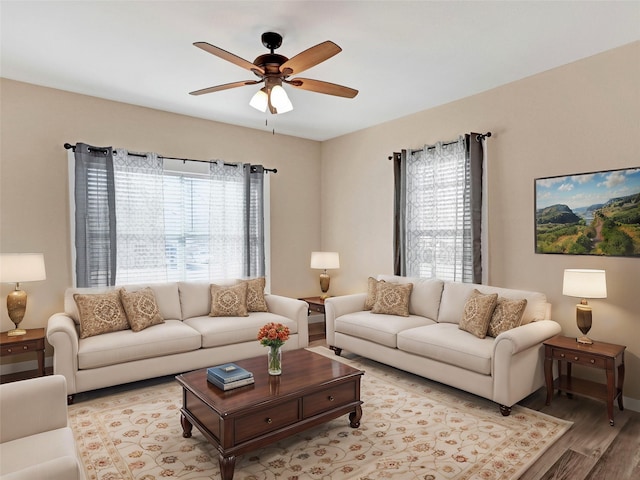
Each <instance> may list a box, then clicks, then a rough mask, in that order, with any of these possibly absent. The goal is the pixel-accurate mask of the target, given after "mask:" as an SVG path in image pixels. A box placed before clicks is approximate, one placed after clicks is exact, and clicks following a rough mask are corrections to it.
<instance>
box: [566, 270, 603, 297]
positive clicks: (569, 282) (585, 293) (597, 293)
mask: <svg viewBox="0 0 640 480" xmlns="http://www.w3.org/2000/svg"><path fill="white" fill-rule="evenodd" d="M562 294H563V295H567V296H569V297H579V298H607V278H606V274H605V271H604V270H587V269H567V270H565V271H564V280H563V282H562Z"/></svg>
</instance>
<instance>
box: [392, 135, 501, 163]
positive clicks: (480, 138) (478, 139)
mask: <svg viewBox="0 0 640 480" xmlns="http://www.w3.org/2000/svg"><path fill="white" fill-rule="evenodd" d="M490 136H491V132H487V133H479V134H477V135H476V142H481V141H482V140H484V139H485V138H489V137H490ZM457 142H458V141H457V140H454V141H453V142H447V143H443V144H442V145H453V144H454V143H457ZM433 148H436V147H428V148H427V150H431V149H433ZM420 150H422V148H418V149H417V150H411V151H410V152H411V153H412V154H413V153H416V152H419V151H420ZM396 155H400V152H393V155H392V156H390V157H388V160H393V158H394V156H396Z"/></svg>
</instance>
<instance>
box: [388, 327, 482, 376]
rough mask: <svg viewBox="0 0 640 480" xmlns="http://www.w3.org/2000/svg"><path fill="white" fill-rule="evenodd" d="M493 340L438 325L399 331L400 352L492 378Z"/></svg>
mask: <svg viewBox="0 0 640 480" xmlns="http://www.w3.org/2000/svg"><path fill="white" fill-rule="evenodd" d="M494 341H495V339H493V338H491V337H486V338H478V337H476V336H474V335H469V334H468V333H467V332H465V331H463V330H460V329H459V328H458V326H457V325H455V324H451V323H438V324H435V325H429V326H427V327H417V328H411V329H407V330H404V331H402V332H400V333H399V334H398V349H400V350H402V351H405V352H408V353H413V354H416V355H419V356H422V357H427V358H432V359H434V360H437V361H439V362H444V363H448V364H450V365H455V366H457V367H460V368H464V369H465V370H471V371H473V372H477V373H481V374H483V375H490V374H491V356H492V354H493V344H494Z"/></svg>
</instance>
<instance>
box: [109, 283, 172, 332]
mask: <svg viewBox="0 0 640 480" xmlns="http://www.w3.org/2000/svg"><path fill="white" fill-rule="evenodd" d="M120 300H121V301H122V306H123V307H124V311H125V313H126V314H127V321H128V322H129V325H130V326H131V330H133V331H134V332H139V331H140V330H144V329H145V328H147V327H151V326H152V325H158V324H159V323H163V322H164V318H162V315H160V309H159V308H158V303H157V302H156V296H155V295H154V293H153V290H151V288H149V287H147V288H143V289H141V290H138V291H137V292H128V291H127V290H126V289H125V288H122V289H120Z"/></svg>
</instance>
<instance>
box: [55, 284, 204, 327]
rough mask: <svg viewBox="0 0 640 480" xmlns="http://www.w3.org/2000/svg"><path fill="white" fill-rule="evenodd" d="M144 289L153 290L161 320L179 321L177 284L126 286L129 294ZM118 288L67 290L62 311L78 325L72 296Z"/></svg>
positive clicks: (77, 314)
mask: <svg viewBox="0 0 640 480" xmlns="http://www.w3.org/2000/svg"><path fill="white" fill-rule="evenodd" d="M146 287H149V288H151V290H153V293H154V295H155V297H156V302H157V303H158V308H159V310H160V315H162V318H165V319H167V318H171V319H174V320H179V319H180V318H182V317H181V315H182V313H181V310H180V298H179V296H178V284H177V283H176V282H169V283H148V284H139V285H127V286H126V289H127V290H128V291H130V292H135V291H137V290H140V289H142V288H146ZM118 288H120V287H117V288H116V287H96V288H68V289H67V290H66V291H65V294H64V311H65V313H66V314H67V315H69V316H70V317H71V318H73V321H74V322H76V324H78V325H79V324H80V315H79V313H78V307H77V305H76V302H75V300H74V299H73V295H74V294H76V293H81V294H93V293H105V292H111V291H114V290H117V289H118ZM207 308H208V305H207ZM207 311H208V310H207Z"/></svg>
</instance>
